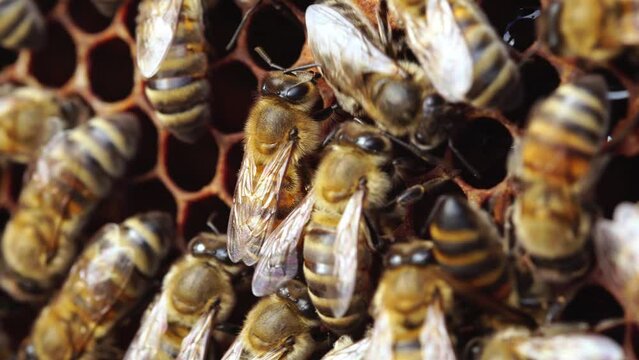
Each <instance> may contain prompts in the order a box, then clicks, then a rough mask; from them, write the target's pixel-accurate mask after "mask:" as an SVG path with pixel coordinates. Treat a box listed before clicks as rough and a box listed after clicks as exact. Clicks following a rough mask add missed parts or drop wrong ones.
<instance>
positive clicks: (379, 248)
mask: <svg viewBox="0 0 639 360" xmlns="http://www.w3.org/2000/svg"><path fill="white" fill-rule="evenodd" d="M373 218H374V215H372V214H371V213H370V212H369V211H367V210H364V221H365V223H366V227H367V228H368V230H369V231H368V232H369V233H370V236H368V237H366V244H367V245H368V247H369V248H370V249H371V251H373V252H379V253H381V252H384V250H385V249H386V245H387V241H385V240H384V239H383V238H382V237H381V236H380V230H379V227H378V226H377V223H376V222H375V221H374V220H373Z"/></svg>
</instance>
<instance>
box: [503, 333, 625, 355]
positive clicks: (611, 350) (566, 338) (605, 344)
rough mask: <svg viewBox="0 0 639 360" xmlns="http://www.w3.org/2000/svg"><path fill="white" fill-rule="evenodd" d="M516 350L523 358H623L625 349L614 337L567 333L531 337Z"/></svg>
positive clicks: (517, 346)
mask: <svg viewBox="0 0 639 360" xmlns="http://www.w3.org/2000/svg"><path fill="white" fill-rule="evenodd" d="M515 351H516V352H517V354H518V355H519V356H520V357H521V358H526V359H534V360H572V359H581V360H604V359H605V360H622V359H624V358H625V357H624V352H623V349H622V348H621V347H620V346H619V345H618V344H617V343H616V342H614V341H613V340H612V339H609V338H607V337H605V336H602V335H593V334H566V335H555V336H549V337H531V338H528V339H526V340H524V341H523V342H521V343H519V344H518V345H516V347H515Z"/></svg>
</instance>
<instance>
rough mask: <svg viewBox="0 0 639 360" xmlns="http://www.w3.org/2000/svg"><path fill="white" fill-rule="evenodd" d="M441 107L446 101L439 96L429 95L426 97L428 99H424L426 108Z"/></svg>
mask: <svg viewBox="0 0 639 360" xmlns="http://www.w3.org/2000/svg"><path fill="white" fill-rule="evenodd" d="M441 105H444V99H443V98H442V97H441V96H439V95H437V94H433V95H429V96H427V97H426V99H424V107H434V106H441Z"/></svg>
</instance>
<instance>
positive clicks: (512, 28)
mask: <svg viewBox="0 0 639 360" xmlns="http://www.w3.org/2000/svg"><path fill="white" fill-rule="evenodd" d="M539 8H540V6H539V3H537V4H535V5H532V6H527V7H520V8H519V9H517V15H516V16H515V18H514V19H512V20H511V21H510V22H509V23H508V25H507V26H506V29H505V31H504V32H503V36H502V39H503V40H504V41H505V42H506V44H508V45H510V46H512V47H513V48H515V49H516V50H518V51H522V52H523V51H525V50H526V49H528V47H529V46H530V45H532V43H533V42H535V39H536V36H535V19H537V17H539V14H540V12H541V10H540V9H539Z"/></svg>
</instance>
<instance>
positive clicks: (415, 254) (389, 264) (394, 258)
mask: <svg viewBox="0 0 639 360" xmlns="http://www.w3.org/2000/svg"><path fill="white" fill-rule="evenodd" d="M432 248H433V247H432V244H431V243H430V242H427V241H421V240H415V241H411V242H409V243H399V244H395V245H393V246H392V247H391V248H390V249H389V251H388V253H387V254H386V257H385V258H384V265H385V266H386V268H388V269H393V268H397V267H400V266H404V265H415V266H426V265H429V264H433V263H434V256H433V249H432Z"/></svg>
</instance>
